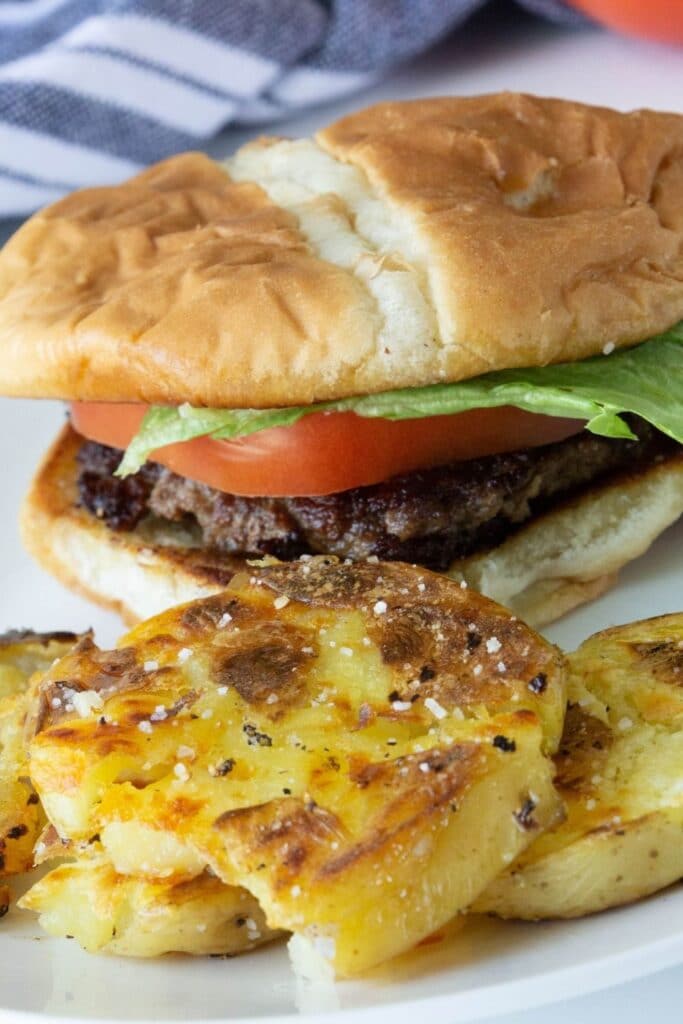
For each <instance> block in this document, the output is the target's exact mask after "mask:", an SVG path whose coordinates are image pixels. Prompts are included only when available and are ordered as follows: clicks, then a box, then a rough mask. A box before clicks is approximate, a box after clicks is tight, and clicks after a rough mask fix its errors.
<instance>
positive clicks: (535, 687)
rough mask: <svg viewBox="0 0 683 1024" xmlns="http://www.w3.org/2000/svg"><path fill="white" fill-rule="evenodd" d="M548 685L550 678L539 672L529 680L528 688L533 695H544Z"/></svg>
mask: <svg viewBox="0 0 683 1024" xmlns="http://www.w3.org/2000/svg"><path fill="white" fill-rule="evenodd" d="M547 685H548V677H547V675H546V674H545V672H539V673H538V675H536V676H534V678H533V679H530V680H529V683H528V687H529V689H530V690H531V692H532V693H543V692H544V691H545V689H546V687H547Z"/></svg>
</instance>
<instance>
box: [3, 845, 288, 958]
mask: <svg viewBox="0 0 683 1024" xmlns="http://www.w3.org/2000/svg"><path fill="white" fill-rule="evenodd" d="M19 905H20V906H21V907H23V908H25V909H27V910H34V911H36V912H37V913H38V914H40V923H41V925H42V926H43V928H44V929H45V930H46V931H47V932H49V933H50V935H56V936H61V937H64V936H67V935H71V936H73V937H74V938H75V939H76V940H77V941H78V942H79V943H80V944H81V946H83V947H84V949H87V950H88V951H89V952H91V953H100V952H106V953H116V954H118V955H119V956H139V957H150V956H159V955H161V954H162V953H174V952H175V953H193V954H216V953H220V954H235V953H243V952H245V951H246V950H249V949H254V948H255V947H256V946H260V945H262V944H263V943H264V942H268V941H269V940H270V939H272V938H273V937H274V933H273V932H272V931H271V930H270V929H269V928H268V926H267V925H266V922H265V919H264V916H263V913H262V911H261V909H260V907H259V905H258V903H257V902H256V900H255V899H254V897H253V896H250V895H249V893H248V892H246V891H245V890H244V889H238V888H236V887H235V886H231V885H224V884H223V882H221V881H220V879H218V878H215V877H214V876H212V875H210V874H208V873H207V872H204V873H203V874H201V875H197V877H196V878H190V879H186V880H183V881H169V880H164V879H148V878H134V877H132V876H130V875H119V874H117V873H116V871H114V869H113V867H112V866H111V864H110V863H109V862H108V861H107V860H106V858H104V857H103V856H101V855H100V856H97V855H96V856H92V855H88V856H81V857H80V858H79V859H78V860H77V861H75V862H74V863H70V864H61V865H60V866H59V867H56V868H54V869H53V870H52V871H50V873H49V874H47V875H45V876H44V877H43V878H42V879H41V880H40V881H39V882H38V883H37V884H36V885H34V886H33V888H32V889H31V890H30V891H29V892H28V893H27V895H26V896H24V898H23V899H22V900H20V901H19Z"/></svg>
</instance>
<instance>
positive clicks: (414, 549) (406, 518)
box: [78, 421, 674, 570]
mask: <svg viewBox="0 0 683 1024" xmlns="http://www.w3.org/2000/svg"><path fill="white" fill-rule="evenodd" d="M633 426H634V424H633V423H632V427H633ZM635 430H636V431H637V433H638V440H635V441H629V440H614V439H608V438H602V437H597V436H596V435H594V434H590V433H587V432H583V433H580V434H576V435H575V436H574V437H571V438H569V439H568V440H565V441H560V442H558V443H556V444H550V445H545V446H543V447H540V448H530V449H525V450H523V451H517V452H511V453H506V454H502V455H492V456H487V457H485V458H480V459H473V460H470V461H466V462H456V463H451V464H450V465H447V466H439V467H437V468H434V469H427V470H418V471H415V472H412V473H405V474H403V475H401V476H396V477H393V478H392V479H390V480H387V481H385V482H384V483H381V484H375V485H373V486H371V487H358V488H355V489H353V490H349V491H342V492H340V493H338V494H330V495H325V496H323V497H312V498H244V497H239V496H236V495H232V494H225V493H223V492H222V491H218V490H215V489H213V488H211V487H208V486H207V485H206V484H201V483H197V482H195V481H193V480H188V479H187V478H185V477H181V476H178V475H177V474H175V473H172V472H171V471H170V470H168V469H165V468H164V467H162V466H160V465H158V464H156V463H148V464H147V465H145V466H144V467H143V468H142V469H141V470H140V471H139V472H138V473H136V474H134V475H132V476H129V477H126V478H125V479H119V478H118V477H115V476H114V475H113V473H114V470H115V469H116V467H117V465H118V464H119V461H120V459H121V456H122V452H121V451H119V450H118V449H116V448H108V447H106V446H104V445H101V444H96V443H95V442H91V441H86V442H84V443H83V446H82V447H81V449H80V452H79V455H78V461H79V463H80V473H79V478H78V489H79V494H80V501H81V504H82V505H83V506H84V507H85V508H87V509H88V510H89V511H90V512H92V513H93V514H94V515H96V516H97V517H98V518H100V519H103V520H104V521H105V522H106V523H107V525H108V526H109V527H111V528H112V529H114V530H133V529H135V527H136V526H137V525H138V523H139V522H140V521H141V520H142V519H144V518H145V517H146V516H148V515H150V514H151V515H153V516H156V517H159V518H161V519H164V520H167V521H172V522H183V523H184V524H185V525H189V526H194V528H195V529H198V530H199V532H200V537H199V542H200V543H201V544H202V545H203V546H204V547H207V548H212V549H217V550H220V551H224V552H226V553H229V554H232V555H246V556H258V555H263V554H271V555H275V556H277V557H279V558H283V559H289V558H295V557H298V556H299V555H301V554H306V553H325V554H335V555H339V556H341V557H348V558H353V559H361V558H367V557H369V556H371V555H376V556H377V557H379V558H381V559H390V560H400V561H406V562H415V563H417V564H419V565H424V566H426V567H428V568H431V569H437V570H444V569H446V568H447V567H448V566H449V565H450V563H451V562H452V561H453V560H454V559H456V558H462V557H466V556H468V555H470V554H473V553H474V552H476V551H480V550H485V549H486V548H489V547H493V546H495V545H497V544H499V543H501V542H502V541H503V540H504V539H505V537H507V536H508V535H509V534H510V533H512V532H513V531H514V530H515V529H516V528H517V527H518V526H520V525H521V524H522V523H524V522H525V521H526V520H528V519H530V518H531V517H532V516H534V515H537V514H538V513H540V512H543V511H545V510H547V509H548V508H549V507H551V506H552V505H553V504H555V503H557V502H558V501H559V500H560V499H562V498H565V497H569V496H572V495H575V494H577V493H578V492H580V491H581V490H582V489H584V488H585V487H587V486H588V485H590V484H593V483H594V482H596V481H601V480H603V479H604V478H606V477H608V476H609V475H610V474H613V473H616V472H619V471H623V470H627V469H630V468H633V467H635V466H640V465H642V464H644V463H645V462H651V461H653V460H655V459H656V458H657V457H658V456H661V455H664V454H666V452H668V451H670V450H671V449H672V447H674V443H673V442H671V441H670V440H669V439H668V438H666V437H664V436H663V435H662V434H659V433H658V432H657V431H655V430H653V429H652V428H651V427H649V426H648V425H647V424H644V423H642V422H640V421H638V422H637V423H635Z"/></svg>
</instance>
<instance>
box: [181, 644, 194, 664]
mask: <svg viewBox="0 0 683 1024" xmlns="http://www.w3.org/2000/svg"><path fill="white" fill-rule="evenodd" d="M191 657H192V649H191V648H190V647H181V648H180V650H179V651H178V664H179V665H184V664H185V662H186V661H187V659H188V658H191Z"/></svg>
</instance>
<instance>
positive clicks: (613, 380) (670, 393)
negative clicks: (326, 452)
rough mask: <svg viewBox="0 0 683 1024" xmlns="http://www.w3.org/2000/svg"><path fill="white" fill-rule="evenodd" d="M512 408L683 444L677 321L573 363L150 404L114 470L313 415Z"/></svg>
mask: <svg viewBox="0 0 683 1024" xmlns="http://www.w3.org/2000/svg"><path fill="white" fill-rule="evenodd" d="M500 405H514V406H517V408H519V409H526V410H527V411H528V412H536V413H544V414H545V415H548V416H565V417H568V418H570V419H580V420H585V421H586V427H587V429H588V430H590V431H592V432H593V433H594V434H601V435H603V436H604V437H633V433H632V431H631V430H630V428H629V426H628V424H627V423H626V421H625V420H623V419H622V418H621V414H622V413H635V414H636V415H637V416H640V417H642V419H644V420H647V421H648V422H649V423H651V424H652V425H653V426H655V427H656V428H657V429H658V430H661V431H662V433H664V434H668V435H669V436H670V437H673V438H674V439H675V440H677V441H679V442H681V443H683V321H682V322H681V323H679V324H678V325H677V326H676V327H673V328H672V329H671V330H669V331H667V332H665V333H664V334H660V335H658V336H657V337H655V338H651V339H650V340H649V341H645V342H643V343H642V344H640V345H637V346H635V347H634V348H630V349H621V350H619V351H618V352H613V353H612V354H611V355H601V356H595V357H593V358H591V359H584V360H582V361H580V362H576V363H557V364H556V365H554V366H537V367H529V368H526V369H515V370H501V371H497V372H495V373H486V374H483V375H482V376H481V377H475V378H474V379H472V380H465V381H460V382H457V383H455V384H433V385H430V386H428V387H423V388H403V389H400V390H396V391H383V392H381V393H380V394H377V395H359V396H357V397H352V398H344V399H341V400H339V401H335V402H320V403H318V404H316V405H300V406H291V407H288V408H281V409H194V408H192V407H191V406H189V405H181V406H179V407H172V408H171V407H166V406H153V407H152V408H151V409H150V410H149V412H148V413H147V415H146V416H145V418H144V420H143V422H142V425H141V427H140V430H139V431H138V433H137V434H136V436H135V437H134V438H133V440H132V441H131V443H130V445H129V446H128V449H127V451H126V453H125V456H124V458H123V460H122V462H121V465H120V466H119V468H118V470H117V474H118V475H119V476H127V475H128V474H129V473H135V472H136V471H137V470H138V469H139V468H140V467H141V466H142V465H143V463H144V462H145V461H146V460H147V459H148V458H149V456H150V455H151V453H152V452H153V451H154V450H155V449H156V448H161V447H163V445H167V444H173V443H174V442H177V441H190V440H192V439H193V438H195V437H212V438H215V439H222V440H229V439H232V438H236V437H245V436H246V435H248V434H253V433H255V432H256V431H259V430H266V429H267V428H269V427H283V426H289V425H290V424H292V423H296V421H297V420H299V419H301V417H302V416H307V415H309V414H310V413H313V412H324V411H352V412H355V413H357V414H358V415H359V416H370V417H372V416H380V417H384V418H385V419H389V420H403V419H415V418H419V417H423V416H440V415H445V414H447V413H456V412H464V411H466V410H467V409H485V408H486V409H488V408H493V407H494V406H500Z"/></svg>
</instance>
